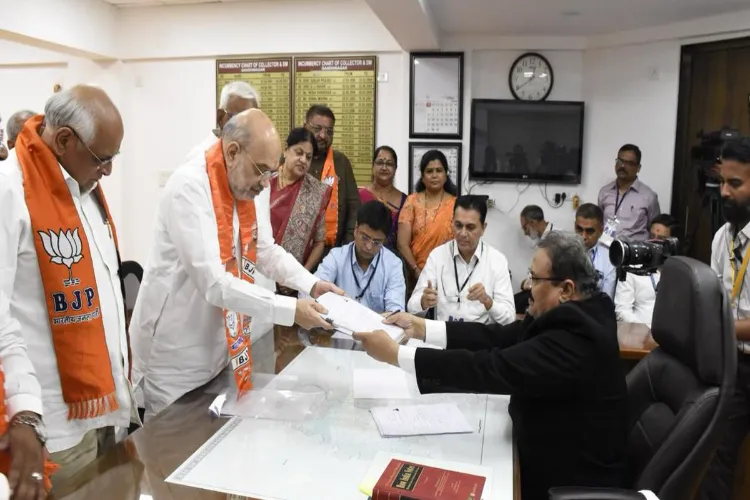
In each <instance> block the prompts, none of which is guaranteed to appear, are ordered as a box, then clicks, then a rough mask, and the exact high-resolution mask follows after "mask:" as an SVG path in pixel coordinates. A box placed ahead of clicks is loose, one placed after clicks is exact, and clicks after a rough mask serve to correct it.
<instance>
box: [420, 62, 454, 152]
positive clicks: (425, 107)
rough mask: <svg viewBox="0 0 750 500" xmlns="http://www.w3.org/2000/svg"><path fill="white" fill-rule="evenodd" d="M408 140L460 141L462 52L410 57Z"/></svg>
mask: <svg viewBox="0 0 750 500" xmlns="http://www.w3.org/2000/svg"><path fill="white" fill-rule="evenodd" d="M410 77H411V78H410V82H409V89H410V92H409V107H410V114H409V137H410V138H412V139H461V136H462V131H463V111H462V106H463V53H448V52H436V53H432V52H427V53H412V54H411V71H410Z"/></svg>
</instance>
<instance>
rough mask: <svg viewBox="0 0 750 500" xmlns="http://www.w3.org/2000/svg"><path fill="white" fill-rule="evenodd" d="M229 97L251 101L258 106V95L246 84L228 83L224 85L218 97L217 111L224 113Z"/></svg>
mask: <svg viewBox="0 0 750 500" xmlns="http://www.w3.org/2000/svg"><path fill="white" fill-rule="evenodd" d="M231 97H239V98H241V99H253V100H254V101H255V102H256V103H257V104H258V106H260V94H258V92H257V91H256V90H255V89H254V88H253V86H252V85H250V84H249V83H247V82H230V83H227V84H226V85H224V87H222V89H221V97H219V109H223V110H224V111H226V109H227V105H228V104H229V99H230V98H231Z"/></svg>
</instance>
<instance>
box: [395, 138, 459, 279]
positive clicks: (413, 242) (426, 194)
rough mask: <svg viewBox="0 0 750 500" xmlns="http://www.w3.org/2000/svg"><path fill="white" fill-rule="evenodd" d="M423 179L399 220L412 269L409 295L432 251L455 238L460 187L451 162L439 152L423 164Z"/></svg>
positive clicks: (430, 153) (400, 245)
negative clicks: (451, 173)
mask: <svg viewBox="0 0 750 500" xmlns="http://www.w3.org/2000/svg"><path fill="white" fill-rule="evenodd" d="M419 170H420V172H421V173H422V177H421V178H420V179H419V182H417V186H416V192H415V193H412V194H410V195H409V197H408V198H407V199H406V203H404V206H403V208H402V209H401V215H400V216H399V219H398V250H399V252H400V253H401V257H402V258H403V259H404V261H405V262H406V266H407V267H408V268H409V271H410V272H409V273H408V274H407V276H408V278H407V293H411V292H409V288H411V289H413V288H414V284H416V282H417V278H419V274H420V273H421V272H422V268H423V267H424V265H425V262H427V257H428V256H429V255H430V252H432V250H433V249H434V248H436V247H438V246H440V245H442V244H443V243H445V242H447V241H449V240H450V239H451V238H453V228H452V226H451V221H452V220H453V204H454V203H455V201H456V194H457V190H456V186H455V185H454V184H453V181H451V179H450V177H449V176H448V159H447V158H446V157H445V155H444V154H443V153H442V152H440V151H438V150H437V149H431V150H430V151H427V152H426V153H425V154H424V156H422V160H421V161H420V162H419Z"/></svg>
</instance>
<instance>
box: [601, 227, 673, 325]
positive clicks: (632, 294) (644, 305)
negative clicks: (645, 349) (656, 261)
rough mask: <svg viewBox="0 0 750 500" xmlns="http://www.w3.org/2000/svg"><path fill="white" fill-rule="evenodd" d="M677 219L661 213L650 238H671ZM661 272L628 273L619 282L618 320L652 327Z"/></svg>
mask: <svg viewBox="0 0 750 500" xmlns="http://www.w3.org/2000/svg"><path fill="white" fill-rule="evenodd" d="M676 228H677V220H676V219H675V218H674V217H672V216H671V215H669V214H659V215H657V216H656V217H654V220H653V221H651V228H650V239H652V240H662V239H665V238H671V237H672V232H673V231H675V232H676ZM660 279H661V273H660V272H659V271H658V270H657V271H656V272H655V273H653V274H650V275H648V276H639V275H637V274H633V273H627V275H626V276H625V281H619V282H618V283H617V291H616V292H615V312H616V313H617V320H618V321H623V322H625V323H643V324H646V325H648V327H649V328H651V318H652V317H653V315H654V303H655V302H656V290H657V288H658V286H659V280H660Z"/></svg>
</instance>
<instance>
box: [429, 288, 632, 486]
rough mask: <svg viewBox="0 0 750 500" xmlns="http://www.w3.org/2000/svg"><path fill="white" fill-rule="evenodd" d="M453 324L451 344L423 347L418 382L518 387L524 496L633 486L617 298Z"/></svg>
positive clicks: (432, 388) (451, 387)
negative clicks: (500, 321) (507, 320)
mask: <svg viewBox="0 0 750 500" xmlns="http://www.w3.org/2000/svg"><path fill="white" fill-rule="evenodd" d="M446 330H447V337H448V345H447V349H446V350H444V351H442V350H436V349H417V353H416V357H415V366H416V374H417V383H418V384H419V389H420V391H421V392H422V393H435V392H469V393H487V394H510V407H509V413H510V416H511V418H512V420H513V435H514V437H515V439H516V442H517V445H518V453H519V459H520V465H521V494H522V497H523V499H524V500H547V499H548V495H547V491H548V490H549V488H551V487H554V486H575V485H578V486H601V487H623V486H625V478H626V457H627V433H628V430H627V399H626V398H627V387H626V385H625V376H624V372H623V370H622V365H621V362H620V350H619V345H618V342H617V320H616V318H615V313H614V308H613V307H612V301H611V300H610V298H609V297H607V296H606V295H605V294H597V295H596V296H594V297H592V298H590V299H588V300H585V301H581V302H568V303H565V304H562V305H560V306H558V307H556V308H555V309H553V310H551V311H549V312H547V313H546V314H543V315H541V316H539V317H538V318H537V319H533V318H527V319H526V320H524V321H518V322H516V323H513V324H511V325H508V326H505V327H503V326H500V325H483V324H479V323H446Z"/></svg>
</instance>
